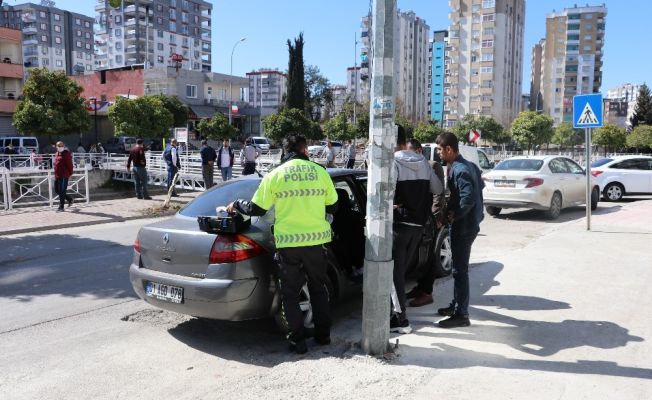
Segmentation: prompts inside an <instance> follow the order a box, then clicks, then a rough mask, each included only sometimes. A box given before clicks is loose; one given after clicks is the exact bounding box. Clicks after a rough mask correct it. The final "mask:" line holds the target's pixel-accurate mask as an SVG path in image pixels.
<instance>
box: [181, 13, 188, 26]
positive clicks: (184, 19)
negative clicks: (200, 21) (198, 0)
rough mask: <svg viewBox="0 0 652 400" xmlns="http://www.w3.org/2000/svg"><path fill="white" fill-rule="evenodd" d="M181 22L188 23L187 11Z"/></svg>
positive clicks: (182, 15)
mask: <svg viewBox="0 0 652 400" xmlns="http://www.w3.org/2000/svg"><path fill="white" fill-rule="evenodd" d="M181 22H186V23H187V22H188V13H187V12H185V11H184V12H182V13H181Z"/></svg>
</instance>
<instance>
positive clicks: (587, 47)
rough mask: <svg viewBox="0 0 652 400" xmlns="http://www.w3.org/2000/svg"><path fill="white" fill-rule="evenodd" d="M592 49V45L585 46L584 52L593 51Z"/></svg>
mask: <svg viewBox="0 0 652 400" xmlns="http://www.w3.org/2000/svg"><path fill="white" fill-rule="evenodd" d="M592 49H593V47H592V46H591V45H588V44H587V45H586V46H584V51H591V50H592Z"/></svg>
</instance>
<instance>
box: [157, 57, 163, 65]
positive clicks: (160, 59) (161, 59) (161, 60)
mask: <svg viewBox="0 0 652 400" xmlns="http://www.w3.org/2000/svg"><path fill="white" fill-rule="evenodd" d="M156 61H157V62H158V63H159V64H163V62H164V61H165V59H164V58H163V56H157V57H156Z"/></svg>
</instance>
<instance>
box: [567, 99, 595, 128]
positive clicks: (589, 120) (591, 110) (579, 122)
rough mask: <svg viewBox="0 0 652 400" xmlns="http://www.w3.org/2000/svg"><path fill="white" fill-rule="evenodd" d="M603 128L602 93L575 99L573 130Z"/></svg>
mask: <svg viewBox="0 0 652 400" xmlns="http://www.w3.org/2000/svg"><path fill="white" fill-rule="evenodd" d="M601 126H602V93H593V94H583V95H580V96H574V97H573V128H599V127H601Z"/></svg>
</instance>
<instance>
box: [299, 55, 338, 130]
mask: <svg viewBox="0 0 652 400" xmlns="http://www.w3.org/2000/svg"><path fill="white" fill-rule="evenodd" d="M304 75H305V76H304V82H305V85H306V88H305V89H306V95H305V99H306V100H305V101H306V104H305V107H304V108H305V110H306V115H307V116H308V117H309V118H310V119H312V120H313V121H319V119H320V117H321V111H322V109H323V108H324V107H325V106H326V105H327V104H328V101H329V99H330V102H331V103H332V96H331V92H330V85H331V84H330V82H329V81H328V78H326V77H325V76H323V75H322V74H321V72H320V71H319V68H318V67H316V66H314V65H308V66H307V67H306V68H305V73H304Z"/></svg>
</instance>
